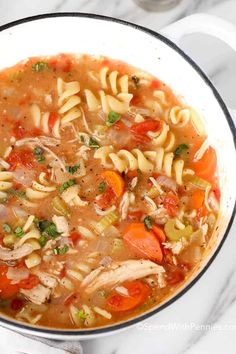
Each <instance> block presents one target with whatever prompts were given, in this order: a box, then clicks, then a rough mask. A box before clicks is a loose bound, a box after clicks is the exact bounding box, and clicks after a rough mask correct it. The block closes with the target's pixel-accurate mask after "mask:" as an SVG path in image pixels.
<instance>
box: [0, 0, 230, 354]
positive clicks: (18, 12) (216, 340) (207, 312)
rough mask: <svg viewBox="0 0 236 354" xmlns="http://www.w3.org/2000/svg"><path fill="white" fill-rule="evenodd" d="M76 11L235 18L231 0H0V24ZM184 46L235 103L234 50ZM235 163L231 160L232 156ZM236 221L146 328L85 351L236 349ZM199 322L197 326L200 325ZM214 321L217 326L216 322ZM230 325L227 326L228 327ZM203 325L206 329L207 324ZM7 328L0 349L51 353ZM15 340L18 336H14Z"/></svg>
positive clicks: (191, 353) (147, 21) (198, 41)
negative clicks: (153, 2)
mask: <svg viewBox="0 0 236 354" xmlns="http://www.w3.org/2000/svg"><path fill="white" fill-rule="evenodd" d="M58 11H81V12H93V13H98V14H104V15H109V16H113V17H118V18H122V19H125V20H128V21H131V22H135V23H138V24H141V25H144V26H146V27H149V28H151V29H154V30H158V29H159V28H161V27H162V26H163V25H165V24H168V23H170V22H172V21H174V20H175V19H177V18H179V17H182V16H185V15H186V14H189V13H193V12H198V11H201V12H210V13H213V14H217V15H219V16H221V17H223V18H225V19H228V20H230V21H232V22H233V23H235V24H236V0H231V1H219V0H196V1H191V0H184V1H183V3H182V5H181V6H178V8H177V9H175V10H172V11H169V12H166V13H161V14H158V13H148V12H145V11H144V10H142V9H140V8H138V7H137V6H136V5H134V3H133V2H132V1H131V0H100V1H98V0H45V1H43V0H0V25H1V24H4V23H7V22H9V21H12V20H15V19H19V18H22V17H26V16H31V15H36V14H39V13H45V12H58ZM183 48H184V50H185V51H186V52H187V53H188V54H190V55H191V56H192V57H193V58H194V59H195V60H196V61H197V62H198V63H199V64H200V65H201V67H202V68H203V69H204V70H205V71H206V72H207V73H209V75H210V77H211V79H212V81H213V82H214V84H215V85H216V86H217V88H218V89H219V91H220V93H221V94H222V96H223V98H224V99H225V101H226V103H227V104H228V106H229V107H236V90H235V82H236V65H235V63H236V55H235V54H234V53H232V51H231V50H230V49H229V48H227V47H226V46H225V45H223V44H222V43H219V42H218V41H216V40H213V39H212V38H211V39H209V38H203V37H202V36H199V35H196V36H191V37H189V38H187V39H186V40H185V41H184V43H183ZM234 163H235V162H234ZM235 232H236V224H234V226H233V228H232V229H231V232H230V234H229V236H228V238H227V240H226V242H225V244H224V246H223V248H222V250H221V252H220V254H219V255H218V256H217V258H216V260H215V261H214V263H213V264H212V266H211V267H210V269H209V270H208V271H207V273H206V274H205V275H204V276H203V277H202V278H201V280H200V281H198V282H197V284H196V285H195V286H194V287H193V288H192V289H190V290H189V291H188V293H187V294H185V295H184V296H183V297H182V298H181V299H179V300H178V301H176V302H175V303H174V304H173V305H172V306H170V307H168V308H167V309H165V310H164V311H162V312H161V313H159V314H157V315H156V316H154V317H152V318H151V319H149V320H148V321H147V322H146V324H147V326H148V329H147V327H146V328H142V327H141V326H140V327H134V328H133V329H129V330H127V331H125V332H122V333H119V334H116V335H113V336H110V337H104V338H101V339H96V340H90V341H85V342H83V343H82V346H83V348H84V353H85V354H128V353H129V354H143V353H146V352H147V353H149V354H222V352H225V353H227V354H234V353H236V271H235V269H236V239H235V238H236V235H235ZM201 325H202V328H200V326H201ZM216 326H218V327H216ZM230 326H231V327H232V328H229V327H230ZM207 328H208V330H207ZM11 338H12V337H11V335H10V334H9V333H7V332H4V334H2V335H1V341H0V353H1V354H8V353H9V354H14V353H30V354H39V353H47V354H50V353H54V351H53V349H52V348H48V347H46V346H43V345H42V346H41V349H40V351H39V349H36V350H35V349H34V348H33V346H31V342H26V344H25V342H24V343H23V341H22V342H19V345H18V350H15V349H14V348H15V347H16V346H15V343H12V342H11ZM14 340H17V341H18V340H19V341H20V339H18V337H17V339H16V338H14Z"/></svg>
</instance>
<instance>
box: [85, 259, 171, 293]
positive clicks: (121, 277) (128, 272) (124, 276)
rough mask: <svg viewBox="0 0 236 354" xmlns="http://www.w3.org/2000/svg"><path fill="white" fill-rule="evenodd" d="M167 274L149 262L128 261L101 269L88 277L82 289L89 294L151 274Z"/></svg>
mask: <svg viewBox="0 0 236 354" xmlns="http://www.w3.org/2000/svg"><path fill="white" fill-rule="evenodd" d="M163 272H165V270H164V268H163V267H162V266H159V265H157V264H156V263H154V262H151V261H149V260H128V261H123V262H113V263H111V264H110V265H109V266H108V267H103V266H101V267H99V268H97V269H95V270H93V271H92V272H91V273H90V274H89V275H87V276H86V277H85V278H84V280H83V281H82V283H81V287H82V288H84V289H85V292H86V293H88V294H91V293H93V292H94V291H96V290H97V289H99V288H102V287H111V286H114V285H116V284H118V283H123V282H124V281H126V280H135V279H140V278H144V277H146V276H148V275H151V274H160V273H163Z"/></svg>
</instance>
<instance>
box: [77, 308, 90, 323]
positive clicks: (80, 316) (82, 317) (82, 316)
mask: <svg viewBox="0 0 236 354" xmlns="http://www.w3.org/2000/svg"><path fill="white" fill-rule="evenodd" d="M87 316H88V315H87V314H86V313H85V311H84V310H79V311H78V312H77V313H76V317H77V318H78V320H83V321H84V320H86V318H87Z"/></svg>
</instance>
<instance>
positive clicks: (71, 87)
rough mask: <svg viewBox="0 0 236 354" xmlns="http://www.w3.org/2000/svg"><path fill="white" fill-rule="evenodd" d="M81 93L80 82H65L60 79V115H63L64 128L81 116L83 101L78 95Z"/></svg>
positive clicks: (58, 87) (58, 88) (58, 81)
mask: <svg viewBox="0 0 236 354" xmlns="http://www.w3.org/2000/svg"><path fill="white" fill-rule="evenodd" d="M79 91H80V85H79V82H78V81H72V82H65V81H63V80H62V79H61V78H58V80H57V93H58V106H59V110H58V113H59V114H61V115H62V118H61V126H62V127H63V126H65V125H66V124H68V123H69V122H72V121H73V120H75V119H77V118H79V117H80V116H81V110H80V108H79V104H80V102H81V99H80V97H79V96H78V95H77V94H78V93H79Z"/></svg>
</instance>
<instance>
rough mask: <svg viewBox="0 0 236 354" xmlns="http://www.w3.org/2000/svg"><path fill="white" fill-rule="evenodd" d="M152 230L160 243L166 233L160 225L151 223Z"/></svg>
mask: <svg viewBox="0 0 236 354" xmlns="http://www.w3.org/2000/svg"><path fill="white" fill-rule="evenodd" d="M152 231H153V232H154V234H155V236H157V238H158V240H159V241H160V243H163V242H165V241H166V235H165V232H164V231H163V229H162V228H161V226H157V225H152Z"/></svg>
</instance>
